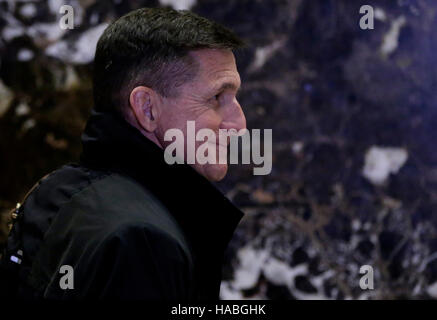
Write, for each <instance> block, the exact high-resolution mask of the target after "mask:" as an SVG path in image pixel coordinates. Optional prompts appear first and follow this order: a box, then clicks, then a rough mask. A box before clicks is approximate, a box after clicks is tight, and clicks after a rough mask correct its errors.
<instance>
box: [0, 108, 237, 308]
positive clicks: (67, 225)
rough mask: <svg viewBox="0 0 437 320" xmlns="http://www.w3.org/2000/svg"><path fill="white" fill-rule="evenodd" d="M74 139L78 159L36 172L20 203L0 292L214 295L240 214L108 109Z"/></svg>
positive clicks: (1, 265) (79, 295) (64, 295)
mask: <svg viewBox="0 0 437 320" xmlns="http://www.w3.org/2000/svg"><path fill="white" fill-rule="evenodd" d="M82 143H83V153H82V155H81V161H80V163H79V164H70V165H66V166H64V167H62V168H60V169H58V170H56V171H54V172H53V173H51V174H50V175H48V176H46V177H45V178H43V179H42V180H41V181H40V182H39V183H38V184H37V187H36V188H35V189H34V190H33V191H32V192H31V193H30V195H29V196H28V197H27V198H26V200H25V201H24V203H23V204H22V206H21V207H20V210H19V211H18V218H17V220H16V221H15V223H14V227H13V229H12V231H11V234H10V236H9V239H8V243H7V247H6V250H5V252H4V256H3V259H2V260H1V263H0V277H1V278H0V281H1V282H0V288H1V289H2V290H3V293H2V294H4V295H7V296H9V297H10V298H11V297H24V298H32V299H33V298H50V299H86V298H99V299H100V298H103V299H106V298H116V299H118V298H120V299H158V300H169V301H171V300H173V301H174V300H181V301H196V300H215V299H218V298H219V289H220V281H221V268H222V263H223V255H224V251H225V248H226V246H227V244H228V242H229V240H230V238H231V236H232V234H233V232H234V230H235V228H236V226H237V224H238V222H239V221H240V219H241V218H242V216H243V214H242V213H241V211H239V210H238V209H237V208H235V207H234V206H233V205H232V204H231V203H230V202H229V201H228V200H227V199H226V198H225V197H224V196H223V195H222V194H221V193H220V192H219V191H218V190H217V189H216V188H215V187H214V186H213V185H212V184H211V183H210V182H209V181H207V180H206V179H205V178H204V177H202V176H201V175H199V174H198V173H196V172H195V171H194V170H193V169H192V168H191V167H190V166H188V165H178V164H175V165H167V164H166V163H165V161H164V156H163V150H161V149H160V148H159V147H157V146H156V145H155V144H154V143H152V142H151V141H149V140H148V139H147V138H145V137H144V136H143V135H142V134H141V133H140V132H139V131H138V130H137V129H135V128H133V127H132V126H130V125H129V124H128V123H126V122H125V121H124V120H122V119H120V118H119V117H117V116H116V115H113V114H111V113H109V112H96V111H94V110H93V111H92V114H91V117H90V119H89V121H88V123H87V127H86V129H85V131H84V134H83V135H82ZM20 250H21V251H20ZM11 257H16V258H13V259H15V261H17V258H18V259H20V260H21V263H20V264H17V263H15V262H13V261H12V260H11ZM62 265H69V266H71V267H73V270H74V289H61V287H60V280H61V277H62V276H63V275H64V274H62V273H60V268H61V266H62ZM1 289H0V291H1Z"/></svg>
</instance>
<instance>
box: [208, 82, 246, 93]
mask: <svg viewBox="0 0 437 320" xmlns="http://www.w3.org/2000/svg"><path fill="white" fill-rule="evenodd" d="M226 89H231V90H235V91H236V92H237V93H238V92H239V91H240V89H241V86H239V87H237V86H236V85H235V84H234V83H232V82H225V83H223V84H222V85H221V86H220V87H218V88H217V89H214V90H213V91H214V92H221V91H223V90H226Z"/></svg>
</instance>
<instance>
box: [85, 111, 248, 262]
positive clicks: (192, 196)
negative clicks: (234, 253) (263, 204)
mask: <svg viewBox="0 0 437 320" xmlns="http://www.w3.org/2000/svg"><path fill="white" fill-rule="evenodd" d="M82 145H83V153H82V155H81V163H82V164H84V165H87V166H90V167H96V168H107V169H110V170H111V169H112V170H114V171H119V172H121V173H125V174H127V175H129V176H131V177H133V178H134V179H135V180H136V181H138V182H139V183H141V184H142V185H144V186H145V187H146V188H147V189H148V190H149V191H151V192H152V193H153V194H155V196H157V197H158V198H159V199H160V200H161V201H162V203H163V204H164V205H165V206H166V207H167V208H168V209H169V211H170V213H171V214H172V215H173V216H174V217H175V219H176V220H177V221H178V223H179V224H180V226H181V228H182V230H183V231H184V233H185V235H186V237H187V239H188V241H189V243H190V245H191V246H192V248H193V250H194V253H195V256H197V257H198V258H199V259H201V260H204V259H205V260H208V259H213V260H212V261H211V262H214V263H218V261H216V260H215V259H214V257H219V258H220V261H221V259H222V257H223V253H224V250H225V248H226V247H227V245H228V243H229V241H230V239H231V237H232V234H233V232H234V231H235V228H236V227H237V224H238V223H239V221H240V220H241V218H242V217H243V213H242V212H241V211H240V210H239V209H237V208H236V207H235V206H234V205H233V204H231V202H230V201H229V200H228V199H227V198H226V197H225V196H224V195H223V194H222V193H221V192H220V191H218V190H217V189H216V188H215V187H214V186H213V185H212V184H211V183H210V182H209V181H208V180H207V179H206V178H204V177H203V176H201V175H200V174H198V173H197V172H196V171H195V170H194V169H192V168H191V167H190V166H188V165H185V164H182V165H181V164H174V165H168V164H167V163H166V162H165V161H164V151H163V150H162V149H161V148H159V147H158V146H157V145H155V144H154V143H153V142H151V141H150V140H149V139H147V138H146V137H144V136H143V135H142V134H141V133H140V132H139V131H138V130H137V129H136V128H134V127H132V126H131V125H130V124H128V123H127V122H126V121H125V120H124V119H121V117H119V116H117V115H116V114H113V113H111V112H106V111H105V112H100V111H96V110H94V109H93V110H92V112H91V116H90V118H89V120H88V123H87V126H86V128H85V131H84V133H83V134H82ZM195 258H196V257H195ZM220 265H221V264H220Z"/></svg>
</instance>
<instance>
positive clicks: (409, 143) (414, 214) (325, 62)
mask: <svg viewBox="0 0 437 320" xmlns="http://www.w3.org/2000/svg"><path fill="white" fill-rule="evenodd" d="M64 3H65V4H72V5H73V6H74V7H75V9H76V11H75V12H76V28H75V29H74V30H67V31H62V30H61V29H60V28H59V27H58V25H57V20H56V19H59V16H60V15H59V14H57V10H58V9H57V8H59V6H60V5H62V4H64ZM364 4H369V5H372V6H373V8H374V9H375V24H374V29H373V30H362V29H361V28H360V27H359V20H360V13H359V9H360V7H361V6H362V5H364ZM157 5H172V6H175V7H185V8H186V7H189V8H191V10H193V11H194V12H196V13H199V14H201V15H203V16H205V17H207V18H211V19H214V20H216V21H218V22H221V23H223V24H224V25H226V26H228V27H230V28H232V29H233V30H235V31H236V32H237V33H238V34H239V35H241V36H242V37H244V38H245V39H246V40H248V42H249V44H250V46H249V47H248V48H247V49H246V50H244V51H242V52H240V53H238V55H237V61H238V66H239V71H240V74H241V77H242V81H243V87H242V92H241V96H240V98H239V99H240V103H241V105H242V106H243V108H244V111H245V113H246V116H247V120H248V127H249V128H261V129H262V128H268V129H273V170H272V172H271V174H270V175H267V176H253V175H252V168H250V167H247V166H233V167H231V169H230V172H229V175H228V177H227V178H226V179H225V180H224V181H223V182H221V183H220V184H219V185H218V186H219V188H221V189H222V190H223V191H224V192H226V194H227V195H228V196H229V197H230V198H231V199H232V200H233V201H234V202H235V203H236V204H237V205H238V206H239V207H240V208H241V209H242V210H244V211H245V213H246V216H245V218H244V219H243V221H242V223H241V224H240V227H239V229H238V230H237V232H236V233H235V236H234V238H233V240H232V242H231V245H230V248H229V251H228V253H227V257H226V258H227V259H226V265H225V267H224V276H225V279H224V281H223V286H222V297H223V298H225V299H229V298H236V299H240V298H269V299H312V298H318V299H359V298H360V299H369V298H370V299H391V298H419V299H422V298H436V297H437V237H436V231H437V230H436V226H437V215H436V210H437V192H436V187H437V148H435V147H434V143H435V139H436V138H437V136H436V135H437V128H436V126H435V123H436V120H437V106H436V104H435V101H436V95H437V90H436V89H437V88H436V81H437V73H436V71H435V70H436V66H437V60H436V58H435V52H436V50H437V18H436V13H437V3H436V2H435V1H431V0H399V1H395V0H390V1H382V0H381V1H355V0H352V1H349V0H338V1H334V0H310V1H303V0H273V1H248V0H239V1H237V0H234V1H222V0H220V1H219V0H208V1H199V0H197V2H196V1H195V0H185V1H168V0H161V3H159V2H158V1H134V0H130V1H115V0H114V1H95V0H84V1H67V0H65V1H56V0H52V1H30V2H27V1H26V2H20V1H16V2H14V1H8V2H1V3H0V63H1V64H0V79H1V80H0V130H1V131H0V132H1V135H0V154H1V157H0V176H1V180H0V181H1V182H0V208H1V209H2V210H5V209H6V208H9V207H11V206H13V205H14V203H15V202H16V201H18V200H19V199H20V198H21V197H22V196H23V195H24V193H25V192H26V191H27V189H28V188H30V187H31V185H32V184H33V183H34V182H35V181H36V180H37V179H38V178H39V177H41V176H42V175H43V174H45V173H47V172H48V171H50V170H53V169H55V168H56V167H58V166H60V165H61V164H63V163H65V162H68V161H74V160H76V159H77V157H78V154H79V152H80V140H79V136H80V132H81V130H82V129H83V127H84V125H85V121H86V117H87V115H88V112H89V109H90V107H91V106H92V99H91V83H90V75H91V73H92V65H91V61H92V58H93V46H94V45H95V42H96V40H97V38H98V36H99V35H100V33H101V31H102V30H103V28H104V27H105V23H107V22H110V21H112V20H113V19H114V18H116V17H118V16H120V15H122V14H124V13H126V12H128V11H130V10H131V9H135V8H138V7H142V6H157ZM362 265H370V266H372V267H373V270H374V290H362V289H361V288H360V286H359V282H360V277H361V276H362V275H361V274H360V273H359V270H360V267H361V266H362Z"/></svg>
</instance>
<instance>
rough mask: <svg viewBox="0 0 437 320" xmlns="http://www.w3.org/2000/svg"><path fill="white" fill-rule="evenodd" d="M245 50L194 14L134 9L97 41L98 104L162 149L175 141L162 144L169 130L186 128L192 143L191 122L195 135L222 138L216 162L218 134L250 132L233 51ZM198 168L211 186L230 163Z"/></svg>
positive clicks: (231, 36)
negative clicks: (202, 133) (240, 98)
mask: <svg viewBox="0 0 437 320" xmlns="http://www.w3.org/2000/svg"><path fill="white" fill-rule="evenodd" d="M242 46H243V42H242V40H240V39H239V38H238V37H237V36H236V35H235V34H234V33H232V32H231V31H230V30H228V29H226V28H224V27H222V26H221V25H219V24H217V23H214V22H212V21H209V20H207V19H205V18H202V17H199V16H197V15H195V14H193V13H191V12H189V11H175V10H171V9H162V8H153V9H149V8H145V9H139V10H136V11H133V12H131V13H129V14H127V15H125V16H123V17H121V18H120V19H118V20H117V21H115V22H114V23H112V24H111V25H110V26H109V27H108V28H107V29H106V30H105V32H104V33H103V35H102V36H101V38H100V40H99V42H98V44H97V49H96V56H95V63H94V65H95V71H94V100H95V105H96V106H95V107H96V109H97V110H115V111H117V112H118V113H119V114H120V115H122V116H123V117H124V118H125V119H126V120H127V121H128V122H129V123H131V124H132V125H133V126H135V127H136V128H137V129H138V130H140V131H141V132H142V134H143V135H145V136H146V137H147V138H149V139H150V140H152V141H153V142H154V143H156V144H157V145H158V146H160V147H161V148H165V147H166V146H167V145H169V144H170V143H171V141H165V140H164V135H165V132H166V131H167V130H168V129H180V130H181V131H182V132H183V133H184V135H185V138H186V137H187V121H195V127H196V131H198V130H200V129H203V128H208V129H212V130H213V131H214V132H215V133H216V137H217V141H216V142H217V145H216V146H215V147H216V148H217V152H216V153H217V158H218V154H219V149H220V148H226V147H225V146H220V145H219V144H218V133H219V129H236V130H240V129H244V128H245V127H246V119H245V117H244V114H243V111H242V109H241V107H240V105H239V104H238V102H237V100H236V93H237V91H238V89H239V87H240V84H241V83H240V77H239V74H238V71H237V67H236V64H235V58H234V55H233V53H232V50H233V49H236V48H239V47H242ZM185 142H187V139H185ZM200 144H202V142H198V143H197V144H196V148H197V147H198V146H199V145H200ZM186 150H187V148H186V145H185V151H186ZM185 156H186V155H185ZM192 166H193V167H194V169H195V170H196V171H198V172H199V173H200V174H202V175H203V176H205V177H206V178H208V179H209V180H213V181H218V180H221V179H222V178H223V177H224V176H225V175H226V171H227V165H226V164H204V165H201V164H199V163H197V161H196V163H195V164H193V165H192Z"/></svg>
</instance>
